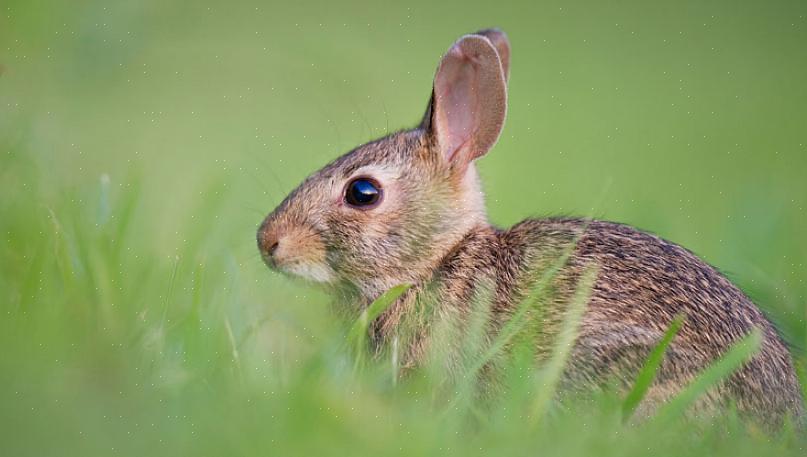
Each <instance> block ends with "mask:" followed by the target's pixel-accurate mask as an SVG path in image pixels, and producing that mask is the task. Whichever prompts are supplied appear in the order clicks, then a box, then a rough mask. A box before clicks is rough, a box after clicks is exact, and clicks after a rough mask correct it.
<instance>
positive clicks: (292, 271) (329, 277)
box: [276, 262, 334, 284]
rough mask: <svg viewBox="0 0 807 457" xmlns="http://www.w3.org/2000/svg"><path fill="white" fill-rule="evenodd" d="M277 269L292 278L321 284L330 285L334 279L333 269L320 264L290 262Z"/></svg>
mask: <svg viewBox="0 0 807 457" xmlns="http://www.w3.org/2000/svg"><path fill="white" fill-rule="evenodd" d="M276 268H277V269H278V270H280V271H282V272H283V273H287V274H289V275H291V276H294V277H298V278H302V279H305V280H308V281H313V282H316V283H321V284H329V283H331V282H333V279H334V272H333V270H332V269H331V267H329V266H328V265H324V264H321V263H318V262H314V263H309V262H290V263H286V264H284V265H281V266H278V267H276Z"/></svg>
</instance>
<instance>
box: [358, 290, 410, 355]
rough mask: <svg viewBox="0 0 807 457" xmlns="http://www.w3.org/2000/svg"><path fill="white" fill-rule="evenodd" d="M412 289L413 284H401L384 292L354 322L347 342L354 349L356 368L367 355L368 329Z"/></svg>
mask: <svg viewBox="0 0 807 457" xmlns="http://www.w3.org/2000/svg"><path fill="white" fill-rule="evenodd" d="M410 287H412V285H411V284H400V285H397V286H395V287H393V288H392V289H390V290H388V291H386V292H384V293H383V294H381V296H380V297H378V298H376V299H375V300H374V301H373V302H372V303H370V306H368V307H367V308H365V309H364V311H362V312H361V315H360V316H359V318H358V319H356V321H355V322H353V325H352V326H351V327H350V330H349V331H348V333H347V341H348V344H350V345H351V346H352V347H353V348H354V351H355V353H354V355H355V357H356V368H358V366H359V365H360V364H362V363H363V362H364V359H365V357H366V355H367V340H368V335H367V329H368V328H369V327H370V323H371V322H373V321H374V320H376V319H377V318H378V316H380V315H381V313H383V312H384V311H386V310H387V308H389V307H390V306H391V305H392V304H393V303H395V300H397V299H398V298H399V297H400V296H401V295H403V294H404V292H406V291H407V290H409V288H410Z"/></svg>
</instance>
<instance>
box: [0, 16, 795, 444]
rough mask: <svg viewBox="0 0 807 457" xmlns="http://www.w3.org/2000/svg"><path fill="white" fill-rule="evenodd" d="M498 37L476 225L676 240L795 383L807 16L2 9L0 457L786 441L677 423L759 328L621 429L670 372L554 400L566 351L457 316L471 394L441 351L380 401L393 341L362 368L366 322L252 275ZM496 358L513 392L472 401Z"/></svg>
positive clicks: (268, 276)
mask: <svg viewBox="0 0 807 457" xmlns="http://www.w3.org/2000/svg"><path fill="white" fill-rule="evenodd" d="M492 25H497V26H500V27H502V28H504V29H505V30H506V31H507V32H508V33H509V34H510V38H511V40H512V42H513V68H512V76H511V78H512V79H511V82H510V106H509V115H508V116H509V117H508V120H507V125H506V126H505V130H504V133H503V136H502V138H501V141H500V143H499V145H498V146H497V147H496V148H494V150H493V151H492V152H491V153H490V155H489V156H487V157H485V158H484V159H482V160H481V161H480V162H479V168H480V173H481V175H482V178H483V180H484V183H485V188H486V191H487V194H488V208H489V213H490V217H491V220H492V221H493V222H495V223H496V224H499V225H502V226H506V225H510V224H512V223H514V222H516V221H518V220H520V219H523V218H525V217H529V216H532V215H541V214H582V215H592V214H593V215H594V216H596V217H599V218H605V219H610V220H617V221H621V222H626V223H630V224H633V225H635V226H638V227H641V228H644V229H647V230H651V231H653V232H656V233H658V234H660V235H662V236H664V237H665V238H668V239H670V240H672V241H675V242H678V243H680V244H682V245H684V246H686V247H688V248H689V249H691V250H693V251H695V252H696V253H698V254H699V255H701V256H702V257H703V258H705V259H706V260H707V261H709V262H710V263H712V264H714V265H716V266H717V267H719V268H720V269H721V270H723V271H725V272H727V274H728V276H729V277H730V278H731V279H732V280H734V281H735V282H736V283H737V284H738V285H739V286H741V287H742V288H743V289H744V290H745V291H747V292H748V294H749V295H750V296H751V297H753V299H754V300H755V302H756V303H758V304H759V306H760V307H761V308H762V309H763V310H764V311H765V312H766V314H767V315H768V316H770V317H771V318H772V320H773V321H774V322H775V323H776V324H777V326H778V328H779V329H780V331H781V333H782V334H783V335H784V336H785V337H786V339H787V340H788V342H789V343H790V344H791V345H792V346H793V347H794V357H795V359H796V361H797V362H798V363H799V365H800V366H802V367H803V366H805V354H804V353H803V350H802V348H804V347H805V346H806V345H807V325H805V320H804V317H805V314H806V313H807V283H806V282H805V278H807V263H806V262H805V260H804V259H805V258H807V240H806V239H805V237H804V234H803V227H804V226H805V225H807V180H805V179H804V175H805V172H807V131H805V129H804V123H805V119H807V108H805V107H807V86H805V84H804V81H807V61H806V60H805V59H804V55H803V48H804V46H803V44H804V43H805V42H807V6H805V4H804V3H803V2H797V1H780V2H773V3H760V2H744V1H741V2H728V1H725V2H724V1H717V2H695V1H693V2H684V3H680V2H678V3H674V4H673V3H671V4H663V5H662V4H649V3H647V2H638V1H636V2H626V3H620V4H618V5H609V4H606V3H602V2H578V3H575V4H568V3H567V2H554V1H550V2H538V3H535V2H529V3H526V2H525V3H524V4H520V5H512V6H510V5H507V6H505V5H503V4H501V3H496V2H488V3H479V4H478V5H469V4H468V3H467V2H464V3H462V4H459V3H452V2H448V3H439V4H435V3H434V2H421V1H416V2H414V3H412V2H408V3H406V4H391V5H383V6H382V5H378V4H375V3H364V4H360V3H352V4H347V5H345V4H338V5H337V4H331V3H328V2H319V3H315V4H308V3H306V4H303V3H291V4H289V3H286V4H281V5H268V4H264V3H258V2H250V1H246V2H243V3H239V4H237V5H228V6H226V7H225V6H224V5H223V4H220V3H218V2H201V3H200V2H195V3H184V4H180V3H175V4H171V3H168V2H160V1H156V0H143V1H135V2H100V1H94V0H87V1H81V2H73V3H65V2H49V1H46V0H45V1H41V2H36V1H14V0H12V1H7V2H5V3H3V4H2V5H0V66H2V70H0V455H4V456H5V455H8V456H27V455H82V456H86V455H132V456H140V455H326V454H327V455H358V454H360V455H368V454H375V455H424V454H439V455H447V454H454V455H511V454H512V455H524V454H535V453H542V454H546V455H564V456H578V455H598V456H609V455H614V456H617V455H618V456H630V455H715V456H722V455H726V456H729V455H731V456H744V455H748V456H757V455H803V454H804V445H805V439H804V436H803V434H802V433H801V432H798V431H794V430H789V429H788V430H785V431H783V432H782V433H780V434H778V435H776V436H770V435H768V434H766V433H764V432H763V431H761V430H758V429H755V428H752V427H747V426H745V425H743V424H742V423H741V422H740V421H739V420H738V419H737V418H736V417H734V415H733V414H732V413H731V412H729V413H727V414H726V415H725V416H722V417H720V418H718V419H717V420H714V421H709V422H700V421H694V420H691V419H685V418H683V417H682V416H681V411H682V410H683V408H684V407H685V406H686V405H687V404H688V403H690V402H691V401H693V399H695V398H696V397H697V396H698V395H699V394H700V393H702V392H703V390H704V389H706V388H708V387H709V386H710V385H713V384H714V383H715V382H719V380H720V379H721V378H722V377H723V376H725V374H726V373H728V372H730V371H731V370H732V369H733V368H735V367H736V366H737V364H739V363H741V362H742V360H744V359H745V358H746V357H747V356H748V354H750V353H751V352H753V348H754V341H755V340H754V339H753V338H754V336H753V335H752V336H751V337H749V338H750V339H749V340H746V341H744V342H743V343H742V344H740V345H738V346H736V347H735V348H733V350H732V351H731V352H730V353H728V354H727V355H726V356H725V357H724V358H723V359H721V361H720V362H718V363H717V364H715V365H713V366H712V367H710V369H708V370H707V371H705V372H704V373H703V375H702V376H701V377H699V378H697V380H696V381H695V383H693V384H692V385H691V386H690V388H688V389H687V390H685V392H684V394H682V396H680V397H678V399H677V400H675V401H674V402H672V403H670V405H669V407H668V408H667V409H666V410H664V411H662V414H661V415H660V416H658V417H657V418H656V419H655V420H651V421H647V422H644V423H641V424H635V423H633V422H632V421H625V420H624V417H625V411H629V410H631V409H632V408H633V406H635V404H634V402H636V401H637V398H638V399H640V398H641V391H642V389H643V387H642V386H643V385H645V386H646V383H648V382H650V381H649V380H651V379H652V371H654V370H652V366H653V365H654V363H655V362H654V360H655V359H653V358H651V359H649V360H648V362H647V365H646V367H645V370H643V371H642V372H641V373H637V382H636V388H635V390H634V391H633V392H634V393H633V394H631V395H632V396H630V397H629V398H625V397H623V396H620V395H616V394H614V393H609V392H606V393H602V394H593V395H592V396H591V397H586V398H579V399H574V401H571V402H570V403H569V404H566V405H565V407H560V406H559V405H558V404H557V403H555V401H554V398H553V394H554V387H553V386H554V385H555V381H553V380H554V379H556V376H557V373H558V370H559V369H560V368H561V367H562V366H563V360H564V357H565V355H564V353H563V351H564V349H563V348H564V346H563V344H562V343H563V342H562V341H561V344H560V345H559V346H557V348H556V350H555V352H554V353H553V357H552V358H550V361H551V362H550V364H548V365H545V366H542V367H536V366H535V365H534V364H532V363H531V360H532V356H533V355H534V354H533V353H532V349H531V348H530V347H529V346H528V345H525V344H524V341H525V339H524V338H523V334H524V333H525V332H526V333H529V332H530V331H532V330H533V322H532V321H530V320H529V319H531V317H530V316H533V311H536V310H537V311H539V309H537V308H536V307H535V306H534V303H529V302H528V303H527V304H525V305H524V313H523V314H524V316H525V317H523V318H522V319H517V320H514V321H512V323H510V325H511V326H510V327H508V331H507V332H505V333H504V334H503V336H502V337H501V338H502V339H499V340H497V339H494V340H493V341H486V340H485V339H484V338H483V337H482V336H481V334H480V332H479V329H480V328H483V327H484V322H485V321H484V319H483V318H482V317H479V318H478V319H476V320H475V321H472V322H471V324H469V330H468V331H467V332H466V333H465V334H464V335H463V339H462V342H463V343H464V344H466V348H465V349H466V352H467V354H464V355H463V362H462V364H461V366H462V367H463V371H462V372H463V373H468V379H467V380H465V382H464V383H463V380H462V379H461V377H460V379H454V378H451V377H450V376H448V374H447V373H445V372H444V370H443V369H442V368H441V365H440V355H439V354H436V355H435V357H434V359H433V360H432V361H431V363H430V364H428V365H427V366H426V367H424V369H423V370H420V371H418V372H417V373H415V374H414V375H413V376H411V377H408V378H407V379H405V380H402V381H399V382H397V383H396V382H395V377H394V372H395V363H394V361H393V360H392V358H391V356H392V354H394V351H390V352H388V353H384V354H382V355H383V357H381V358H380V359H377V360H370V359H365V360H364V361H363V362H362V363H360V364H358V365H357V363H356V362H357V360H358V359H357V357H356V356H355V348H356V347H357V346H363V345H364V344H365V343H366V342H363V341H362V340H361V339H360V338H355V337H354V338H353V339H352V340H349V339H347V336H348V335H349V334H350V328H351V326H352V325H354V322H350V321H348V322H343V321H341V320H340V319H338V318H337V317H336V315H335V313H334V312H332V310H331V309H330V307H329V306H328V303H329V297H327V296H325V295H324V294H323V293H322V292H320V291H317V290H313V289H311V288H310V287H308V286H306V285H304V284H299V283H295V282H293V281H290V280H288V278H285V277H282V276H279V275H275V274H272V273H270V272H269V271H268V270H267V268H266V267H265V265H263V264H262V262H261V259H260V256H259V255H258V253H257V250H256V248H255V242H254V233H255V229H256V227H257V225H258V223H259V222H260V220H261V219H262V218H263V216H264V215H265V214H266V213H267V212H269V211H270V210H271V209H272V208H273V207H274V206H275V205H276V204H277V203H278V202H279V201H280V200H281V199H282V198H283V196H285V195H286V194H287V193H288V191H290V190H291V189H293V187H294V186H295V185H296V184H297V183H298V182H299V181H300V180H301V179H302V178H303V177H304V176H305V175H306V174H307V173H310V172H311V171H313V170H314V169H316V168H317V167H318V166H320V165H321V164H324V163H325V162H326V161H328V160H329V159H331V158H333V157H335V156H337V155H338V154H340V153H342V152H344V151H346V150H348V149H350V148H351V147H353V146H355V145H356V144H359V143H361V142H363V141H366V140H369V139H371V138H374V137H377V136H379V135H381V134H383V133H385V132H386V131H388V130H392V129H397V128H401V127H405V126H410V125H413V124H414V123H415V122H416V121H417V120H418V118H419V117H420V114H421V113H422V112H423V110H424V108H425V104H426V101H427V98H428V95H429V90H430V87H429V86H430V83H431V79H432V76H433V71H434V69H435V67H436V65H437V61H438V58H439V55H440V54H441V53H442V52H443V51H444V50H445V49H446V48H447V47H448V46H449V44H450V43H451V42H452V41H453V40H454V39H455V38H456V37H458V36H459V35H461V34H463V33H466V32H469V31H472V30H475V29H479V28H482V27H488V26H492ZM603 189H605V190H603ZM539 289H540V288H539ZM537 292H540V290H538V291H537ZM584 292H585V288H582V289H581V294H583V293H584ZM583 296H584V295H583ZM537 297H540V293H538V294H537ZM484 302H485V301H484V293H482V294H480V298H479V300H478V303H476V304H475V306H477V307H478V309H479V310H480V311H479V316H484V312H485V307H484ZM537 303H540V300H538V301H537ZM581 303H582V301H581ZM382 305H383V303H381V304H380V305H379V306H380V307H382V308H383V306H382ZM573 309H577V308H573ZM368 316H369V312H368ZM357 317H358V316H357ZM532 319H534V317H532ZM355 325H357V326H358V328H361V327H362V326H364V325H366V321H359V322H358V323H357V324H355ZM566 325H567V329H568V332H565V333H564V335H567V337H568V338H571V337H573V335H574V327H575V319H574V315H572V316H571V317H570V318H569V319H567V321H566ZM454 331H456V329H452V328H448V327H447V328H446V329H445V332H446V335H453V333H452V332H454ZM355 332H356V333H358V331H355ZM671 334H672V333H670V334H668V335H671ZM505 347H507V348H509V349H511V350H510V353H511V357H509V358H507V360H504V359H502V357H501V354H502V353H503V351H502V349H503V348H505ZM659 347H660V348H661V347H662V345H660V346H659ZM660 353H663V350H660ZM488 361H492V362H495V363H496V364H497V366H498V367H500V368H501V370H502V383H503V385H504V386H505V387H506V390H507V391H508V394H507V395H504V396H501V397H494V398H491V399H489V400H488V401H487V402H486V403H485V404H481V403H480V402H478V401H475V398H476V397H475V396H474V389H476V388H477V384H476V383H475V382H473V381H474V380H475V379H476V378H477V377H478V375H479V368H478V367H479V366H480V363H482V366H484V364H485V363H486V362H488ZM802 371H803V370H802ZM542 386H543V387H542ZM546 386H549V387H546ZM631 405H633V406H631ZM536 411H537V413H536ZM536 417H540V419H539V420H536V419H535V418H536Z"/></svg>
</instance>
